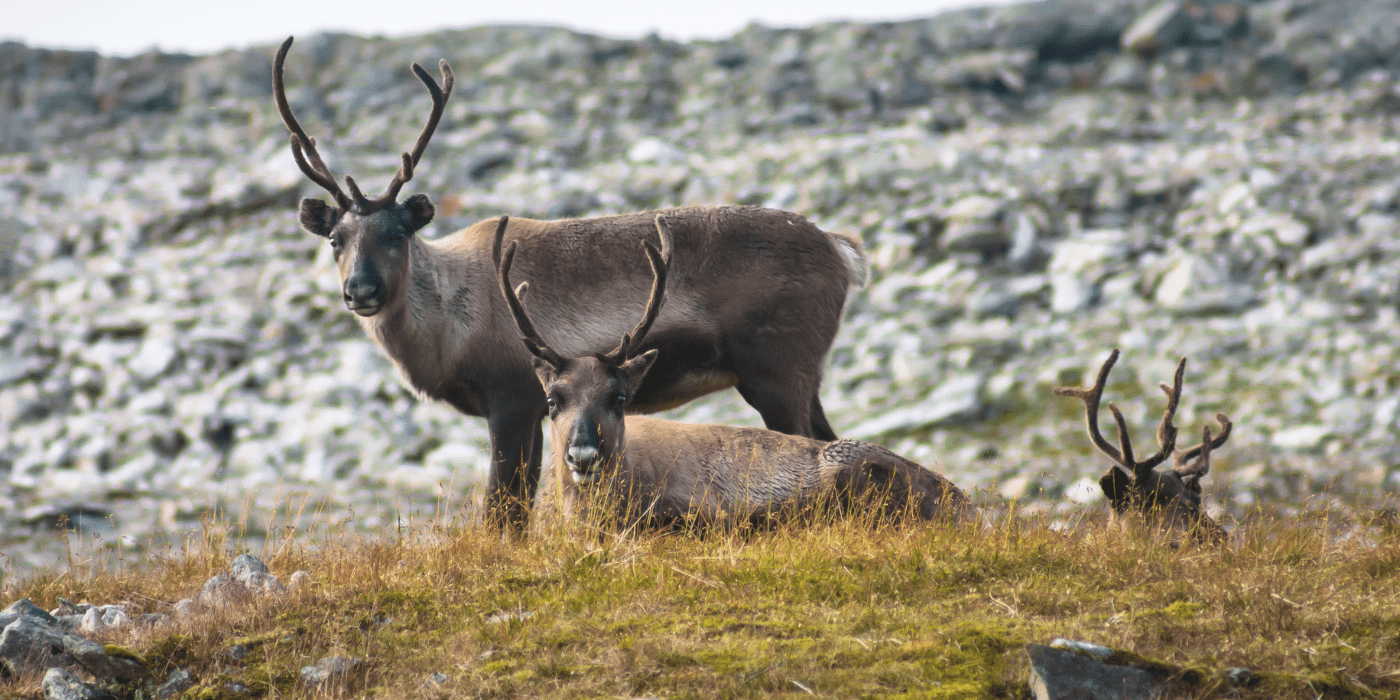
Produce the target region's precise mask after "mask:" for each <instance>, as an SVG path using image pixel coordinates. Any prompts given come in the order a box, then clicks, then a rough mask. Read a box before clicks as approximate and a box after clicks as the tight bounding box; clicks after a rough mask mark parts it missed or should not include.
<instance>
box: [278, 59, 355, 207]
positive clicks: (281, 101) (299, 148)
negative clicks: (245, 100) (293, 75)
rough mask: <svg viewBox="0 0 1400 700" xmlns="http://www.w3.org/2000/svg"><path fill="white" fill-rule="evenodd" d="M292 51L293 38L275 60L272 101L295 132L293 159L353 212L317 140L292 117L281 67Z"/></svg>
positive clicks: (292, 134) (309, 175) (338, 202)
mask: <svg viewBox="0 0 1400 700" xmlns="http://www.w3.org/2000/svg"><path fill="white" fill-rule="evenodd" d="M290 48H292V37H287V40H286V41H284V42H282V46H281V48H279V49H277V57H276V58H274V59H273V61H272V98H273V100H274V101H275V102H276V103H277V112H278V113H279V114H281V115H282V123H283V124H285V125H286V126H287V130H288V131H290V132H292V133H291V142H292V157H293V158H295V159H296V162H297V167H299V168H301V171H302V172H303V173H305V174H306V176H307V177H308V178H310V179H311V181H312V182H314V183H316V184H318V185H320V186H321V188H322V189H324V190H326V191H327V192H330V193H331V196H332V197H334V198H335V203H336V204H337V205H339V206H340V208H341V209H350V208H351V206H352V203H351V200H350V198H349V197H346V196H345V192H343V191H342V190H341V189H340V186H339V185H337V184H335V176H334V175H332V174H331V171H330V168H327V167H326V162H325V161H323V160H321V154H320V153H319V152H318V151H317V150H316V139H313V138H311V137H310V136H307V135H306V130H305V129H303V128H301V123H300V122H298V121H297V118H296V116H295V115H293V114H292V107H291V105H290V104H288V102H287V89H286V87H285V86H284V85H283V84H282V64H283V63H285V62H286V60H287V50H288V49H290Z"/></svg>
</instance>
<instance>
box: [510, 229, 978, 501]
mask: <svg viewBox="0 0 1400 700" xmlns="http://www.w3.org/2000/svg"><path fill="white" fill-rule="evenodd" d="M668 218H669V217H668V216H665V215H658V216H657V217H656V220H655V221H656V227H657V232H658V234H659V236H660V239H661V242H662V245H661V248H660V249H658V248H657V247H656V246H654V245H653V244H652V243H651V242H650V241H644V242H643V244H642V246H640V247H643V248H644V250H645V252H646V256H647V260H648V262H649V263H650V265H651V270H652V275H653V283H652V289H651V295H650V298H649V300H648V301H647V305H646V310H645V311H644V312H643V313H642V315H641V321H640V322H638V324H637V325H636V327H635V328H633V330H632V331H631V332H630V333H626V334H623V335H622V342H621V343H619V344H618V345H617V347H616V348H614V349H613V350H612V351H611V352H608V353H604V354H594V355H591V356H590V355H583V354H580V353H576V352H570V353H567V354H566V353H564V352H558V351H555V350H554V349H552V348H551V346H550V344H549V343H547V342H545V340H544V338H543V336H541V334H540V333H539V332H538V331H537V330H536V329H535V326H534V324H533V323H532V322H531V320H530V317H529V316H528V315H527V314H526V311H525V308H524V306H523V305H522V303H521V298H522V297H526V296H527V291H528V297H529V298H530V299H531V307H532V308H533V309H535V310H536V315H538V316H540V317H541V318H549V317H550V314H549V313H548V307H549V305H550V304H552V303H553V302H552V301H551V300H548V299H540V300H536V299H535V293H534V291H533V287H531V286H530V283H529V282H522V283H521V284H520V287H519V289H516V290H513V289H512V288H511V285H510V274H511V266H512V263H513V261H514V260H515V256H516V243H511V244H510V246H509V247H507V248H506V249H505V254H504V255H503V256H502V258H501V264H500V269H499V272H498V275H497V279H498V281H499V284H500V288H501V294H502V295H503V297H504V299H505V301H506V303H507V304H508V305H509V307H510V310H511V313H512V315H513V317H514V319H515V323H516V326H517V327H518V328H519V330H520V334H521V336H522V339H523V341H524V347H525V348H527V349H528V350H529V352H530V354H531V355H533V357H534V370H535V373H536V375H537V376H538V377H539V381H540V383H541V384H542V385H543V386H544V391H545V396H546V397H547V398H546V401H547V402H548V405H549V415H550V434H551V441H552V448H553V455H554V465H553V470H554V471H555V476H556V478H557V480H558V486H559V488H560V490H561V495H562V497H563V506H564V513H565V517H569V516H571V515H573V514H574V513H575V509H576V508H577V507H578V505H579V500H580V498H584V501H583V503H584V505H585V506H587V507H592V506H593V504H597V503H605V504H608V506H606V507H608V508H615V509H616V510H608V511H606V512H605V513H603V514H604V515H608V516H613V517H615V518H616V519H615V520H613V523H614V525H615V526H617V527H627V528H630V527H644V528H665V527H676V526H682V525H683V526H688V527H696V528H702V529H704V528H710V527H716V526H719V527H728V526H744V525H757V524H763V523H768V522H773V521H780V520H783V519H786V518H789V517H793V516H795V515H797V514H799V513H802V512H804V511H806V512H811V510H812V509H813V508H818V507H820V506H822V505H829V506H831V507H834V508H836V509H838V510H840V511H842V512H847V511H858V512H869V513H870V514H872V515H874V516H875V517H876V519H878V520H879V521H892V520H897V519H899V518H900V517H901V516H903V515H905V514H906V511H908V512H909V513H912V514H915V515H917V517H919V518H921V519H924V520H934V519H941V518H950V519H954V518H958V517H961V516H962V515H964V514H965V513H966V512H967V509H968V506H967V497H966V496H965V495H964V494H963V492H962V491H960V490H958V488H957V487H956V486H954V485H953V484H952V483H951V482H949V481H948V480H947V479H944V478H943V477H942V476H940V475H938V474H936V473H934V472H933V471H931V470H929V469H926V468H924V467H922V466H920V465H918V464H916V463H914V462H911V461H909V460H907V459H904V458H903V457H900V456H899V455H896V454H894V453H893V452H891V451H889V450H887V449H885V448H883V447H880V446H878V445H871V444H867V443H861V442H855V441H852V440H834V441H833V440H817V439H813V438H808V437H801V436H794V435H787V434H783V433H779V432H774V431H771V430H763V429H760V428H740V427H734V426H727V425H697V424H688V423H678V422H675V421H668V420H661V419H658V418H650V417H644V416H631V417H624V415H625V412H626V409H627V408H628V405H629V403H631V402H632V401H635V400H636V397H637V391H638V389H639V388H640V387H642V386H644V382H645V378H646V377H647V376H648V374H649V373H650V372H654V371H656V367H657V364H658V362H660V359H659V358H660V357H664V354H665V352H666V351H665V350H660V351H658V350H657V349H655V348H653V349H649V350H644V351H643V350H642V348H643V342H644V340H645V339H646V337H647V335H648V331H650V330H651V327H652V324H653V323H654V322H655V321H656V319H657V317H658V315H659V314H660V313H661V310H662V299H663V297H664V296H665V295H666V286H667V280H668V268H669V262H670V261H669V260H668V259H667V256H666V254H665V253H663V252H662V251H663V250H670V249H672V245H671V238H672V234H671V231H670V226H669V222H668ZM672 303H674V302H672ZM668 306H669V304H668ZM551 330H554V329H553V328H552V327H551ZM774 351H775V352H778V351H780V349H779V348H774ZM867 507H873V511H867V510H866V508H867Z"/></svg>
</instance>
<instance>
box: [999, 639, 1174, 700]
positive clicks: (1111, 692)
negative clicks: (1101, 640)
mask: <svg viewBox="0 0 1400 700" xmlns="http://www.w3.org/2000/svg"><path fill="white" fill-rule="evenodd" d="M1026 656H1028V657H1030V661H1031V679H1030V682H1031V694H1032V695H1033V696H1034V697H1035V699H1036V700H1080V699H1082V698H1115V699H1120V698H1121V699H1122V700H1156V698H1158V697H1159V696H1160V691H1159V690H1158V687H1157V682H1156V680H1155V679H1154V678H1153V677H1152V674H1150V673H1148V672H1146V671H1143V670H1141V669H1136V668H1132V667H1129V666H1109V665H1107V664H1103V663H1100V662H1099V661H1097V660H1095V659H1094V658H1093V657H1092V656H1089V655H1087V654H1081V653H1077V652H1075V651H1067V650H1063V649H1055V648H1052V647H1048V646H1044V645H1041V644H1027V645H1026Z"/></svg>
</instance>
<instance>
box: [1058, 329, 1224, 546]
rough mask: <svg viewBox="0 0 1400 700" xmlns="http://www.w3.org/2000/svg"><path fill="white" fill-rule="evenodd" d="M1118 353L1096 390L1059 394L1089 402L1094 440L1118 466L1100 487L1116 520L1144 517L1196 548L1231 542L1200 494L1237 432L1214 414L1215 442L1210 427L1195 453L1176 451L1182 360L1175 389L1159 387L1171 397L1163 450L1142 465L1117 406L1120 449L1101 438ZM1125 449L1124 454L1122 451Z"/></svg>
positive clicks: (1160, 436) (1160, 438) (1161, 431)
mask: <svg viewBox="0 0 1400 700" xmlns="http://www.w3.org/2000/svg"><path fill="white" fill-rule="evenodd" d="M1118 354H1119V353H1118V350H1116V349H1115V350H1114V351H1113V352H1112V353H1111V354H1109V356H1108V360H1107V361H1105V362H1104V363H1103V367H1102V368H1100V369H1099V376H1098V379H1096V380H1095V381H1094V386H1092V387H1089V388H1087V389H1082V388H1077V387H1059V388H1057V389H1055V393H1056V394H1057V395H1059V396H1067V397H1073V398H1077V399H1080V400H1082V401H1083V402H1084V410H1085V423H1086V424H1087V426H1088V430H1089V439H1090V440H1091V441H1093V443H1094V446H1095V447H1097V448H1098V449H1099V451H1100V452H1103V453H1104V454H1106V455H1108V458H1109V459H1111V460H1113V463H1114V466H1112V467H1109V469H1108V471H1107V472H1105V473H1104V475H1103V478H1101V479H1099V486H1100V487H1101V488H1102V489H1103V492H1104V495H1105V496H1107V497H1108V501H1109V503H1110V504H1111V505H1112V507H1113V515H1114V520H1115V521H1118V522H1126V520H1127V519H1128V518H1129V517H1138V516H1141V517H1142V518H1144V519H1145V520H1146V521H1147V523H1148V524H1149V525H1150V526H1152V527H1156V528H1160V529H1166V530H1170V531H1172V532H1184V533H1186V534H1187V535H1188V536H1190V537H1191V538H1192V539H1194V540H1196V541H1197V542H1202V543H1211V544H1219V543H1222V542H1224V541H1225V540H1226V532H1225V529H1224V528H1222V527H1221V526H1220V525H1219V524H1218V523H1216V522H1215V520H1214V519H1212V518H1211V517H1210V516H1209V515H1207V514H1206V509H1205V500H1204V498H1203V496H1202V493H1201V478H1202V477H1204V476H1205V475H1206V474H1207V473H1208V472H1209V471H1210V452H1211V450H1214V449H1219V448H1220V447H1221V446H1222V445H1224V444H1225V441H1226V440H1229V439H1230V430H1231V428H1232V427H1233V426H1232V424H1231V423H1230V418H1229V417H1228V416H1226V415H1225V414H1224V413H1217V414H1215V420H1216V422H1217V423H1219V424H1220V434H1219V435H1216V436H1215V437H1214V438H1212V437H1211V430H1210V426H1209V425H1206V426H1205V428H1204V430H1203V433H1204V439H1203V440H1202V441H1201V444H1199V445H1196V446H1195V447H1192V448H1190V449H1186V450H1178V449H1176V437H1177V428H1176V425H1175V424H1174V423H1173V422H1172V420H1173V418H1174V417H1175V416H1176V407H1177V404H1178V403H1179V402H1180V401H1181V384H1182V381H1183V379H1184V377H1185V375H1186V358H1185V357H1183V358H1181V362H1179V363H1178V364H1177V366H1176V375H1175V378H1174V379H1173V380H1172V385H1171V386H1167V385H1166V384H1165V383H1163V384H1159V385H1158V386H1160V387H1161V389H1162V391H1164V392H1166V394H1167V408H1166V411H1165V412H1164V413H1163V414H1162V424H1161V425H1160V426H1158V428H1157V444H1158V446H1159V448H1160V449H1158V450H1157V452H1156V453H1155V454H1153V455H1152V456H1150V457H1148V458H1147V459H1144V460H1141V461H1139V460H1138V459H1137V457H1136V455H1135V454H1134V453H1133V443H1132V438H1130V437H1129V436H1128V423H1127V421H1126V420H1125V419H1124V418H1123V413H1122V412H1121V411H1119V410H1118V407H1117V406H1115V405H1113V403H1112V402H1109V404H1108V410H1109V411H1110V412H1111V413H1112V414H1113V421H1114V423H1115V424H1117V426H1118V444H1119V446H1120V447H1118V448H1115V447H1114V446H1113V445H1111V444H1109V442H1108V440H1106V439H1104V436H1103V433H1101V432H1099V401H1100V400H1102V398H1103V390H1104V387H1105V386H1106V385H1107V383H1108V373H1109V371H1110V370H1112V369H1113V365H1114V363H1115V362H1117V361H1118ZM1120 448H1121V449H1120ZM1169 456H1170V457H1171V458H1172V468H1171V469H1167V470H1162V471H1158V470H1157V466H1158V465H1160V464H1161V463H1162V462H1163V461H1165V460H1166V458H1167V457H1169Z"/></svg>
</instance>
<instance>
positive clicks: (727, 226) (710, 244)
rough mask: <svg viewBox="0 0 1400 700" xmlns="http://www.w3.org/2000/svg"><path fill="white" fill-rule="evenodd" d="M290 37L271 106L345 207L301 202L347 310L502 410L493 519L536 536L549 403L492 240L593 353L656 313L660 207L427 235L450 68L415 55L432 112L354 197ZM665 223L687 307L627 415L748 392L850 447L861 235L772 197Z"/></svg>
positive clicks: (303, 161) (658, 337) (480, 401)
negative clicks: (308, 116) (653, 289)
mask: <svg viewBox="0 0 1400 700" xmlns="http://www.w3.org/2000/svg"><path fill="white" fill-rule="evenodd" d="M291 45H292V40H291V39H290V38H288V39H287V40H286V41H285V42H283V44H282V46H281V48H279V49H278V50H277V55H276V58H275V59H274V61H273V68H272V90H273V98H274V100H275V102H276V103H277V111H278V113H279V114H281V116H282V122H283V123H284V124H285V125H286V127H287V130H288V131H289V132H290V139H291V149H292V156H293V157H294V158H295V159H296V163H297V165H298V166H299V167H300V168H301V171H302V172H303V173H305V174H306V176H307V177H308V178H310V180H311V181H312V182H314V183H316V184H317V185H319V186H320V187H322V188H323V189H325V190H326V191H327V192H329V193H330V194H331V197H332V198H333V201H332V202H331V203H330V204H327V203H326V202H324V201H321V200H318V199H303V200H302V201H301V225H302V227H303V228H305V229H306V230H307V231H309V232H311V233H314V234H316V235H318V236H323V237H325V238H326V239H327V240H328V241H329V243H330V245H331V248H332V250H334V252H335V261H336V267H337V268H338V269H339V272H340V279H341V284H342V286H341V291H342V295H343V297H344V300H345V306H346V308H347V309H349V310H350V311H353V312H354V313H355V314H356V316H358V317H359V318H358V320H359V322H360V325H361V326H362V327H363V328H364V330H365V332H366V333H367V334H368V335H369V336H370V338H372V339H373V340H374V342H375V344H377V345H378V346H379V347H380V348H381V349H382V350H383V351H384V353H385V354H386V355H388V356H389V358H390V359H391V360H393V362H394V364H395V365H396V366H397V367H398V369H399V372H400V373H401V374H402V376H403V377H404V379H405V380H406V383H408V384H409V385H410V386H411V387H413V389H414V390H415V391H416V392H418V393H419V394H420V395H422V396H425V397H427V398H432V399H436V400H439V401H443V402H445V403H447V404H450V405H451V406H452V407H453V408H456V409H457V410H458V411H460V412H462V413H464V414H466V415H469V416H481V417H484V418H485V419H486V424H487V429H488V430H489V431H490V436H491V457H492V460H491V472H490V474H489V475H488V477H487V482H486V497H485V509H486V515H487V518H488V520H489V521H490V522H492V523H493V524H495V525H497V526H503V527H508V528H510V529H512V530H514V531H517V532H518V531H523V529H524V528H525V527H526V525H527V524H528V516H529V511H528V508H529V504H530V503H531V502H532V501H533V499H534V496H535V488H536V485H537V483H538V480H539V476H540V452H541V451H542V448H543V433H542V431H541V429H540V421H541V419H543V418H544V416H545V413H546V407H545V401H544V394H543V392H541V391H540V385H539V382H538V381H536V380H535V375H534V372H532V371H531V369H530V358H529V355H527V354H526V353H525V351H524V350H523V349H522V348H521V347H520V344H519V343H517V342H516V341H515V339H514V338H512V337H511V336H513V335H514V332H513V331H512V330H511V322H510V320H509V312H508V311H507V310H506V308H505V306H504V305H503V304H502V303H501V298H500V296H499V295H498V294H497V293H496V291H495V284H494V279H493V278H494V277H495V274H496V262H497V261H496V260H495V259H494V258H493V249H492V233H491V232H492V230H493V229H494V230H496V235H497V238H498V239H499V237H500V236H501V234H502V233H503V232H504V235H505V237H506V238H507V239H508V240H510V241H512V242H518V243H519V245H520V249H521V260H520V264H521V267H522V269H523V270H524V271H525V272H526V273H528V274H529V275H530V276H531V279H533V280H535V283H536V287H535V296H536V298H537V299H538V300H539V301H540V304H541V306H542V312H541V313H542V314H543V315H545V317H546V318H547V320H548V321H549V323H550V326H551V327H552V328H554V329H555V337H554V340H555V342H556V343H558V345H557V347H559V348H561V349H562V350H564V351H565V352H567V353H569V354H571V355H586V354H589V353H593V352H601V351H603V350H605V349H607V348H608V347H609V346H610V345H612V343H613V341H614V339H615V338H617V336H618V334H620V333H622V332H623V331H624V330H626V328H627V325H628V324H629V323H630V320H631V318H632V314H633V313H635V311H633V309H640V308H641V307H640V305H639V304H640V301H641V296H642V294H643V292H644V290H646V289H647V288H648V286H649V285H650V280H647V279H645V277H644V275H645V272H644V271H645V267H644V266H643V264H642V255H641V251H640V250H639V248H640V246H639V245H638V243H639V242H640V241H641V240H643V239H644V238H649V237H650V236H652V235H653V231H654V227H653V223H652V218H653V216H654V215H653V214H625V215H621V216H608V217H602V218H598V219H576V220H568V221H532V220H529V219H520V218H515V219H508V218H507V217H501V218H500V219H499V220H488V221H482V222H479V223H477V224H474V225H472V226H469V227H467V228H466V229H463V230H461V231H458V232H456V233H453V234H449V235H447V236H444V237H442V238H439V239H437V240H432V241H428V240H424V239H422V238H420V237H419V236H418V235H416V233H417V231H419V230H421V229H422V228H423V227H424V226H426V225H428V223H429V222H431V221H432V219H433V214H434V209H433V205H432V203H431V202H430V201H429V200H428V197H427V195H424V194H415V195H413V196H411V197H407V198H405V199H404V200H403V201H402V202H400V201H399V199H398V198H399V192H400V190H401V189H402V188H403V186H404V184H406V183H407V182H409V181H410V180H411V179H412V178H413V175H414V173H415V171H416V168H417V167H418V162H419V159H420V158H421V157H422V155H423V153H424V150H425V149H426V148H427V147H428V142H429V141H430V140H431V139H432V136H433V132H434V130H435V129H436V128H437V125H438V122H439V120H440V119H441V118H442V115H443V112H444V109H445V108H446V105H447V99H448V97H450V96H451V94H452V83H453V76H452V69H451V68H450V67H449V66H448V64H447V61H440V62H439V64H438V66H439V69H440V71H441V72H442V78H443V85H442V87H441V88H439V87H438V85H437V83H436V82H434V80H433V78H432V77H431V76H430V75H428V72H427V71H425V70H423V68H422V67H421V66H419V65H418V64H417V63H415V64H413V72H414V73H415V74H416V75H417V76H418V79H419V80H420V81H422V83H423V85H424V86H425V87H426V88H427V89H428V92H429V94H430V95H431V96H432V100H433V106H432V110H431V111H430V112H429V114H428V119H427V123H426V124H424V126H423V130H422V132H421V133H420V134H419V136H418V140H417V141H416V142H415V143H414V146H413V149H412V151H410V152H408V153H404V154H403V157H402V165H401V166H400V167H399V170H398V172H397V173H396V174H395V175H394V177H393V178H392V179H391V180H390V181H389V185H388V187H387V188H386V189H385V191H384V193H383V194H381V195H379V196H377V197H372V198H371V197H366V196H365V195H364V194H363V193H362V192H361V191H360V188H359V186H358V185H356V183H355V180H354V179H353V178H351V177H350V176H349V175H347V176H345V186H346V189H348V190H349V193H348V194H347V193H346V191H344V190H342V189H341V188H340V185H339V184H337V183H336V179H335V177H334V176H333V175H332V174H331V171H330V169H329V168H328V167H327V166H326V163H325V161H324V160H323V159H322V158H321V156H320V154H319V152H318V151H317V148H316V140H315V139H313V138H311V137H310V136H309V135H307V133H306V131H305V130H304V129H303V128H302V127H301V124H300V123H298V122H297V119H296V117H295V116H294V115H293V114H292V109H291V105H290V104H289V103H288V101H287V95H286V90H285V88H284V86H283V75H282V74H283V63H284V61H285V60H286V57H287V51H288V49H290V48H291ZM667 216H668V217H669V218H670V220H671V221H672V223H673V226H674V227H675V233H676V235H675V238H674V240H673V241H672V243H673V244H674V247H668V250H670V251H673V253H674V256H675V261H676V269H675V272H676V282H677V284H676V285H675V289H673V290H672V295H673V297H675V299H674V301H672V303H671V304H670V305H669V306H668V308H667V312H666V313H665V314H663V315H662V316H661V318H660V319H659V320H658V321H657V324H656V325H657V328H656V332H655V333H653V334H651V337H650V338H649V339H648V340H647V347H649V348H657V349H660V350H663V352H662V353H661V359H660V360H659V361H657V362H656V366H655V367H653V368H652V369H651V372H649V373H648V374H647V375H646V381H645V382H643V383H641V384H640V385H639V386H635V387H633V388H632V390H631V392H630V393H629V402H628V410H629V411H632V412H638V413H646V412H654V411H661V410H665V409H668V408H671V407H673V406H677V405H680V404H683V403H685V402H687V401H690V400H692V399H695V398H698V397H700V396H704V395H706V394H709V393H711V392H714V391H719V390H721V389H726V388H729V387H736V388H737V389H738V391H739V393H740V395H742V396H743V397H744V400H745V401H747V402H748V403H749V405H751V406H753V407H754V408H755V409H757V410H758V412H759V414H760V415H762V416H763V423H764V425H766V426H768V427H769V428H771V429H773V430H777V431H781V432H784V433H791V434H794V435H806V436H808V437H815V438H820V439H823V440H834V439H835V438H836V433H835V432H834V431H832V429H831V425H830V423H828V422H827V419H826V415H825V413H824V412H823V410H822V404H821V400H820V399H819V398H818V394H817V392H818V389H819V388H820V386H821V377H822V361H823V358H825V357H826V353H827V350H829V349H830V348H831V342H832V339H834V338H835V337H836V330H837V328H839V327H840V325H841V313H842V307H843V306H844V305H845V303H846V293H847V291H848V290H849V289H850V287H851V286H852V285H859V284H861V283H862V282H863V281H864V278H865V274H866V270H865V255H864V253H863V252H862V250H861V244H860V241H859V240H858V239H856V238H853V237H851V236H847V235H844V234H837V233H827V232H825V231H822V230H821V229H819V228H817V227H816V226H814V225H813V224H812V223H811V222H809V221H807V220H806V219H804V218H802V217H801V216H798V215H796V214H790V213H787V212H781V211H775V210H772V209H762V208H759V207H740V206H730V207H686V208H681V209H672V210H668V211H667ZM497 252H498V249H497Z"/></svg>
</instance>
